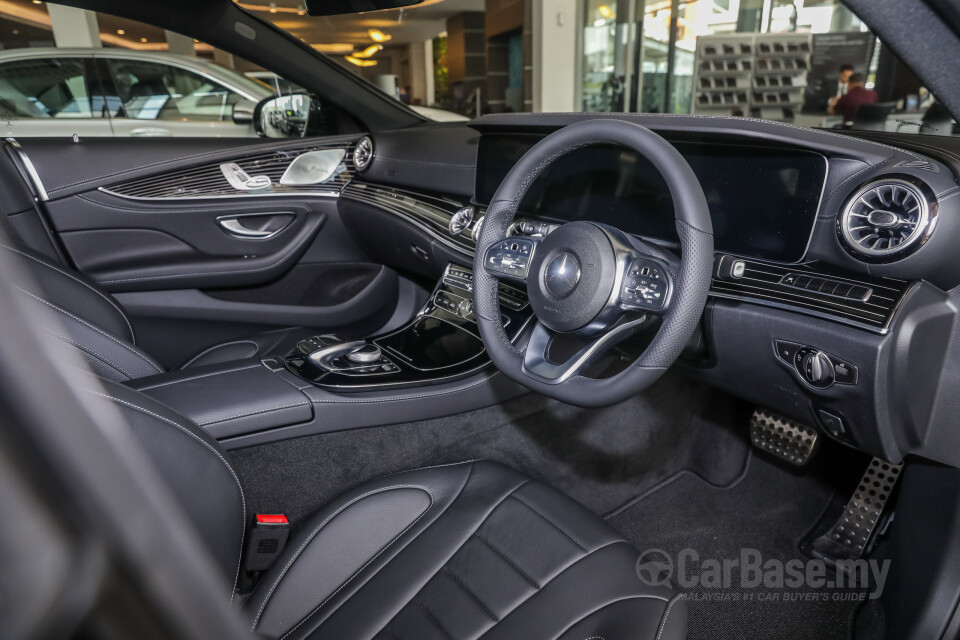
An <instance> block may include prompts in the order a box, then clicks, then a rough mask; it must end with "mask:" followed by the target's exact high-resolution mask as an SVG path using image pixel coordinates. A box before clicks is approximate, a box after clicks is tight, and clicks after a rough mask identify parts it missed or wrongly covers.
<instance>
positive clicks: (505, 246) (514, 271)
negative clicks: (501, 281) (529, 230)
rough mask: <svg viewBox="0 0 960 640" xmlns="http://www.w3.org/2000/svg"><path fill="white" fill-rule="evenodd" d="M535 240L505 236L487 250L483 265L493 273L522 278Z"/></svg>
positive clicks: (526, 269)
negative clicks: (504, 238)
mask: <svg viewBox="0 0 960 640" xmlns="http://www.w3.org/2000/svg"><path fill="white" fill-rule="evenodd" d="M535 248H536V242H534V241H533V240H530V239H528V238H507V239H506V240H504V241H502V242H499V243H497V244H495V245H494V246H492V247H490V248H489V249H488V250H487V255H486V257H485V258H484V266H486V269H487V271H489V272H490V273H493V274H495V275H504V276H510V277H513V278H519V279H521V280H522V279H524V278H526V277H527V272H528V271H529V269H530V258H531V257H532V256H533V252H534V249H535Z"/></svg>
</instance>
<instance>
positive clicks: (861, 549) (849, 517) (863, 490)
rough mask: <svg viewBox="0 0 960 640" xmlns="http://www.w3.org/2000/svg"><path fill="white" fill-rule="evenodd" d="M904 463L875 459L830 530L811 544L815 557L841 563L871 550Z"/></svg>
mask: <svg viewBox="0 0 960 640" xmlns="http://www.w3.org/2000/svg"><path fill="white" fill-rule="evenodd" d="M902 470H903V464H902V463H900V464H893V463H890V462H887V461H886V460H881V459H880V458H874V459H873V460H871V461H870V464H868V465H867V469H866V470H865V471H864V472H863V477H862V478H860V483H859V484H858V485H857V488H856V490H855V491H854V492H853V495H852V496H851V497H850V500H848V501H847V506H846V507H844V509H843V514H842V515H841V516H840V518H839V519H838V520H837V522H836V523H835V524H834V525H833V526H832V527H830V529H829V530H828V531H827V532H826V533H824V534H823V535H821V536H820V537H819V538H817V539H816V540H814V541H813V549H814V551H815V552H817V554H818V555H821V556H824V557H827V558H833V559H841V560H852V559H856V558H859V557H861V556H862V555H864V553H866V552H867V551H869V550H870V547H871V544H872V543H873V541H874V535H875V533H876V532H877V531H878V528H879V529H883V528H884V526H885V524H886V519H885V518H884V509H885V508H886V506H887V501H888V500H889V499H890V494H891V493H893V488H894V486H895V485H896V484H897V479H899V478H900V472H901V471H902Z"/></svg>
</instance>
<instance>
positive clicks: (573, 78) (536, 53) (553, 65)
mask: <svg viewBox="0 0 960 640" xmlns="http://www.w3.org/2000/svg"><path fill="white" fill-rule="evenodd" d="M532 3H533V6H532V11H531V13H532V22H533V34H532V35H533V38H532V41H533V65H532V66H533V110H534V111H538V112H568V111H579V108H578V106H577V102H578V101H577V89H578V88H577V75H578V74H577V72H576V70H577V68H578V63H579V60H578V58H579V56H580V51H581V47H580V44H579V39H578V34H579V28H580V20H579V9H580V6H581V3H580V2H579V0H532Z"/></svg>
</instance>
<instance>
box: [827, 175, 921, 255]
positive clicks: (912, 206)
mask: <svg viewBox="0 0 960 640" xmlns="http://www.w3.org/2000/svg"><path fill="white" fill-rule="evenodd" d="M933 222H934V216H933V215H931V208H930V204H929V203H928V201H927V198H926V196H924V194H923V192H922V191H921V190H920V189H919V187H917V186H916V185H914V184H913V183H911V182H907V181H906V180H900V179H896V178H886V179H883V180H879V181H877V182H872V183H870V184H868V185H866V186H865V187H863V188H862V189H860V190H859V191H858V192H857V193H856V194H854V196H853V197H852V198H851V199H850V201H849V202H848V203H847V206H846V207H845V208H844V210H843V214H842V215H841V217H840V235H841V236H842V238H843V240H844V241H845V242H846V244H847V246H848V247H849V248H850V249H851V250H852V251H853V252H855V253H857V254H859V255H862V256H866V257H868V258H875V259H894V258H896V257H902V254H904V253H906V252H907V251H908V250H912V249H916V248H917V247H919V246H920V245H921V244H923V242H924V241H925V240H926V239H927V238H928V237H929V235H930V233H931V232H932V231H933Z"/></svg>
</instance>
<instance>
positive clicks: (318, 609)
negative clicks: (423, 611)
mask: <svg viewBox="0 0 960 640" xmlns="http://www.w3.org/2000/svg"><path fill="white" fill-rule="evenodd" d="M474 468H475V466H474V465H471V466H470V471H469V472H468V473H467V477H466V478H465V479H464V481H463V484H461V485H460V490H459V491H458V492H457V495H456V496H454V498H453V499H452V500H450V502H449V503H448V504H447V506H446V509H449V508H450V507H451V506H452V505H453V504H454V503H455V502H456V501H457V500H459V498H460V496H461V495H462V493H463V490H464V489H465V488H466V486H467V485H468V484H469V483H470V479H471V478H472V477H473V470H474ZM527 482H530V481H529V480H524V481H523V482H522V483H521V484H519V485H518V486H516V487H514V488H513V490H512V491H511V493H512V492H513V491H516V490H517V489H519V488H520V487H522V486H523V485H525V484H526V483H527ZM506 499H507V496H504V497H503V498H502V499H501V500H500V502H498V503H497V504H496V505H495V506H494V507H493V508H492V509H491V510H490V513H488V514H487V515H486V517H484V519H483V522H486V520H487V518H489V517H490V515H491V514H493V512H494V511H495V510H496V509H497V507H499V506H500V504H501V503H502V502H503V500H506ZM444 513H445V511H444ZM440 515H443V513H441V514H440ZM437 517H438V518H439V517H440V516H437ZM434 521H436V519H435V520H434ZM483 522H481V523H480V524H479V525H477V528H478V529H479V527H481V526H483ZM414 524H415V523H414ZM411 526H413V525H411ZM421 533H422V532H421ZM474 533H476V532H474ZM401 535H403V534H401ZM399 537H400V536H397V538H395V539H394V540H393V541H391V543H390V544H393V542H396V540H397V539H399ZM469 539H470V538H466V539H465V540H464V541H463V542H461V543H460V545H459V546H458V547H457V549H456V551H454V552H453V553H452V554H450V557H451V558H452V557H453V556H455V555H456V554H457V553H459V551H460V549H462V548H463V545H464V544H466V543H467V540H469ZM409 544H412V543H408V546H409ZM388 546H389V545H388ZM384 549H386V548H384ZM381 553H382V551H381ZM378 555H379V554H378ZM371 562H372V560H371ZM369 564H370V563H369V562H368V563H367V565H369ZM365 566H366V565H365ZM441 569H442V567H441ZM441 569H437V571H435V572H434V573H433V575H432V576H430V577H429V578H428V579H427V580H426V582H425V583H424V584H426V583H428V582H430V580H432V579H433V578H434V577H435V576H436V575H437V574H438V573H439V572H440V571H441ZM362 570H363V569H361V570H360V571H362ZM360 571H357V573H355V574H353V575H352V576H350V580H353V579H354V578H355V577H357V575H359V574H360ZM350 580H348V581H347V582H349V581H350ZM345 586H346V583H344V584H342V585H340V589H342V588H343V587H345ZM340 589H337V591H340ZM335 595H337V594H336V592H334V593H332V594H331V595H330V597H329V598H327V599H326V600H324V601H323V602H322V603H320V605H319V606H318V607H317V608H316V609H314V610H313V611H311V612H310V614H309V615H307V616H306V617H305V618H304V619H303V620H301V621H300V622H298V623H297V625H296V626H295V627H293V629H290V631H288V632H287V633H285V634H284V635H283V636H282V637H281V638H280V640H285V638H286V637H287V636H289V635H290V634H291V633H293V632H294V631H296V630H297V627H299V626H300V625H302V624H303V623H305V622H306V621H307V620H309V619H310V618H312V617H313V616H314V615H316V613H317V612H318V611H320V610H321V609H322V608H323V605H325V604H326V603H327V602H329V601H330V599H331V598H333V597H334V596H335ZM407 604H410V602H407ZM391 622H392V621H391ZM387 626H388V627H389V626H390V623H389V622H388V623H387Z"/></svg>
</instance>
